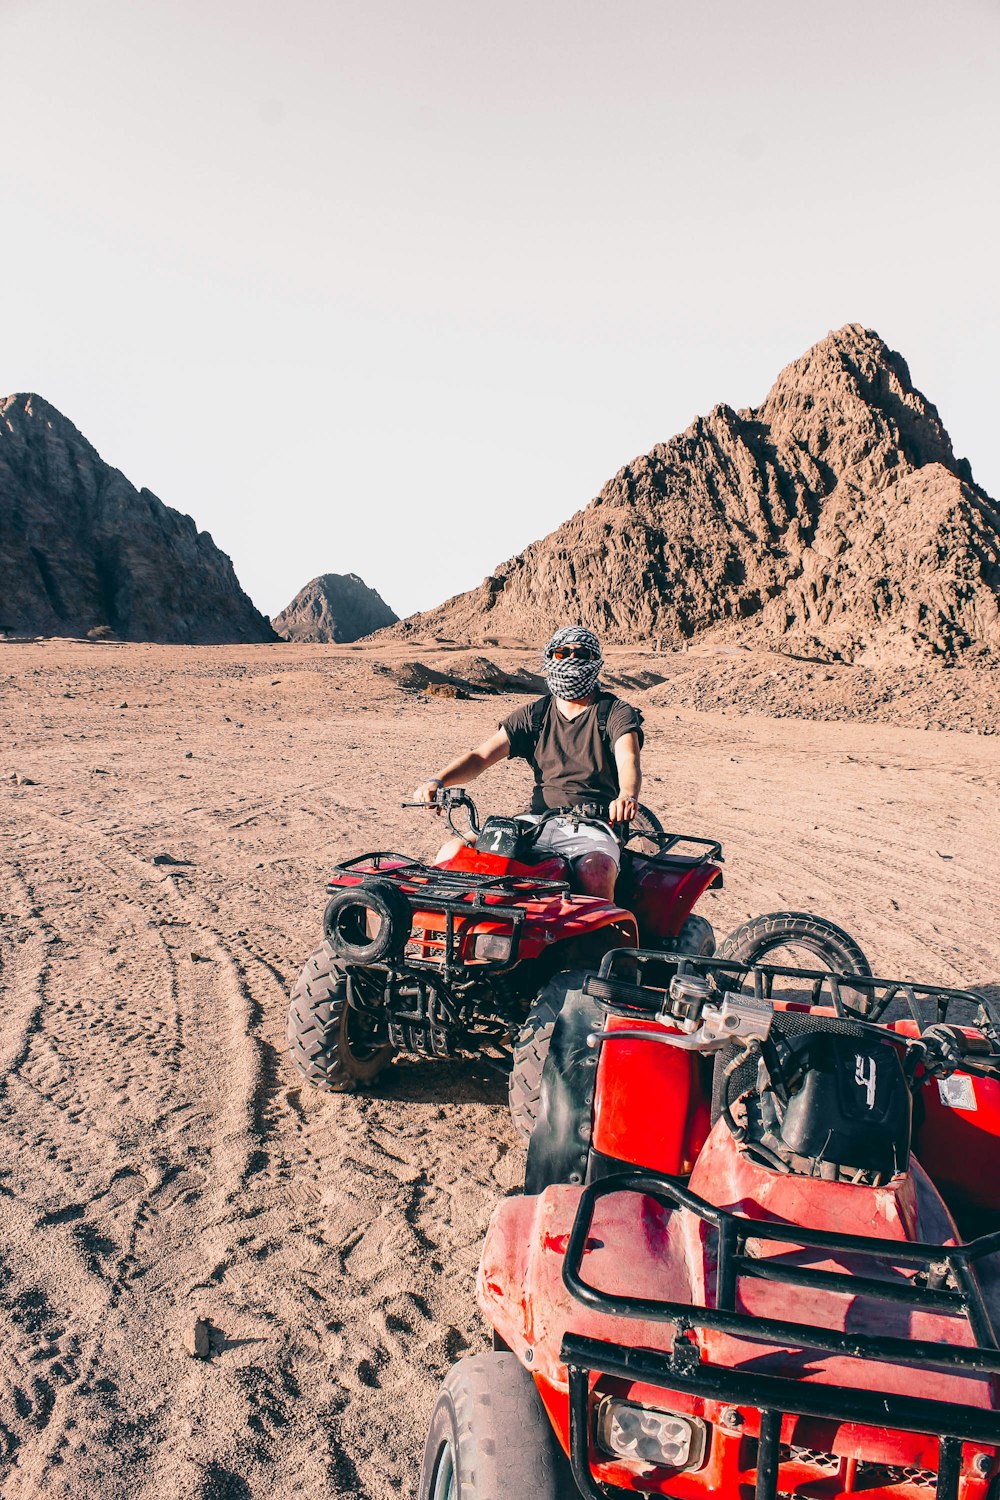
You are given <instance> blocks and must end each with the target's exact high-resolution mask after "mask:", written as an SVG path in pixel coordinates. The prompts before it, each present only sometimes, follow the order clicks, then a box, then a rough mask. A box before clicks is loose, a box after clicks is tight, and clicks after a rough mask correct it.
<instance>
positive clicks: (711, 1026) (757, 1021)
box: [587, 991, 774, 1052]
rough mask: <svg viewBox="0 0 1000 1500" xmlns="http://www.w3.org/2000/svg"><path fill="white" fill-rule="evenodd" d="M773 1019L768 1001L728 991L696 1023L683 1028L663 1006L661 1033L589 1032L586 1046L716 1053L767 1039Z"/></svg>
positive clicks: (683, 1023)
mask: <svg viewBox="0 0 1000 1500" xmlns="http://www.w3.org/2000/svg"><path fill="white" fill-rule="evenodd" d="M773 1019H774V1007H773V1006H772V1005H771V1004H770V1002H769V1001H767V1000H758V999H757V997H756V996H755V995H737V994H734V993H732V992H731V991H727V992H726V994H725V995H724V997H723V999H722V1001H721V1003H720V1004H718V1005H705V1006H703V1007H702V1009H701V1013H700V1016H699V1019H698V1021H696V1022H692V1021H691V1020H688V1021H687V1023H686V1025H685V1022H684V1020H683V1019H679V1018H678V1017H677V1016H674V1015H671V1014H670V1011H669V1010H668V1009H667V1007H666V1004H664V1006H663V1008H662V1009H661V1010H660V1011H658V1012H657V1016H656V1020H657V1021H658V1022H659V1023H660V1025H661V1026H662V1027H663V1028H664V1029H663V1030H662V1031H632V1030H629V1031H592V1032H591V1033H590V1035H589V1036H588V1037H587V1046H588V1047H596V1046H597V1044H598V1042H607V1041H612V1042H632V1041H637V1042H663V1043H664V1044H665V1045H666V1046H668V1047H677V1048H679V1049H680V1051H682V1052H719V1051H721V1050H722V1048H723V1047H728V1046H729V1044H730V1042H737V1041H739V1042H749V1041H764V1040H766V1038H767V1036H768V1034H769V1033H770V1030H771V1022H772V1020H773ZM668 1028H675V1029H668ZM676 1028H682V1029H676ZM685 1030H686V1031H687V1035H685V1034H684V1031H685Z"/></svg>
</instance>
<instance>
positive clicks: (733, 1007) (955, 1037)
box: [583, 955, 1000, 1079]
mask: <svg viewBox="0 0 1000 1500" xmlns="http://www.w3.org/2000/svg"><path fill="white" fill-rule="evenodd" d="M611 957H613V955H608V956H607V957H606V958H605V960H604V962H602V964H601V969H602V974H601V976H593V975H588V977H587V978H586V979H585V980H584V982H583V989H584V993H585V994H588V995H591V996H592V997H593V998H594V999H595V1000H598V1001H599V1002H601V1003H603V1005H604V1007H605V1008H606V1009H607V1010H609V1011H613V1008H614V1005H615V1001H616V1000H617V1001H622V1000H624V1001H625V1002H626V1005H625V1009H624V1011H622V1010H619V1012H618V1014H619V1015H622V1014H624V1015H626V1016H628V1017H629V1018H630V1019H632V1018H634V1017H635V1009H634V1000H633V1004H632V1005H631V1006H630V1005H628V998H629V997H628V994H627V992H628V991H629V990H631V991H632V996H633V997H634V995H635V991H636V986H633V985H629V984H623V983H622V982H621V981H615V980H609V979H607V978H605V977H603V970H604V969H605V968H610V963H609V962H608V959H609V958H611ZM783 972H784V973H785V974H795V973H796V971H795V970H788V969H786V970H784V971H783ZM801 973H802V975H803V976H806V975H808V974H810V973H811V971H809V970H802V971H801ZM834 977H835V978H836V979H839V980H840V981H841V982H842V983H843V984H844V985H845V986H846V985H847V984H848V983H849V981H850V978H851V977H852V976H849V975H846V974H844V975H836V976H834ZM775 1011H776V1007H775V1004H774V1001H773V999H772V998H771V997H770V996H769V995H765V994H761V993H756V994H745V993H743V992H741V991H738V990H728V989H722V990H720V989H718V988H716V987H715V986H714V985H713V984H711V983H710V981H709V980H708V979H707V978H706V977H705V976H704V975H702V974H698V973H692V972H689V971H688V967H687V962H685V961H682V962H681V964H680V967H679V969H678V971H677V973H676V974H674V975H673V976H672V977H671V980H670V984H669V987H668V989H667V990H666V991H665V992H663V998H662V1001H661V1003H660V1006H659V1009H658V1010H657V1011H656V1012H655V1014H654V1016H653V1017H652V1020H653V1023H654V1025H656V1026H657V1027H658V1028H662V1029H658V1030H655V1031H653V1030H650V1031H645V1030H639V1029H638V1028H632V1027H630V1028H629V1029H627V1030H622V1031H608V1030H602V1031H592V1032H591V1033H590V1034H589V1036H588V1037H587V1046H588V1047H596V1046H597V1044H598V1042H606V1041H617V1042H621V1041H644V1042H662V1043H663V1044H664V1045H666V1046H668V1047H677V1048H679V1049H680V1050H681V1051H683V1052H703V1053H712V1052H718V1051H720V1050H721V1049H722V1048H723V1047H725V1046H728V1045H729V1043H730V1042H742V1043H743V1044H744V1046H745V1047H748V1048H749V1047H752V1046H753V1044H754V1043H761V1042H764V1041H766V1040H767V1038H768V1035H769V1033H770V1030H771V1023H772V1021H773V1020H774V1016H775ZM843 1019H845V1020H846V1018H843ZM850 1025H851V1026H852V1027H854V1028H857V1027H859V1026H860V1027H862V1028H863V1029H864V1030H865V1031H869V1032H871V1033H873V1034H874V1035H877V1036H878V1037H879V1039H880V1040H883V1041H887V1040H891V1041H894V1042H895V1043H896V1044H897V1045H898V1046H899V1047H900V1049H901V1051H902V1052H903V1054H904V1055H905V1057H906V1059H907V1064H908V1076H909V1077H910V1078H911V1079H915V1078H916V1077H917V1074H918V1072H919V1070H920V1068H921V1067H922V1068H923V1073H924V1078H925V1079H927V1078H947V1077H950V1075H951V1074H952V1073H955V1072H957V1071H958V1070H959V1069H961V1070H962V1071H963V1072H968V1073H975V1074H977V1075H978V1076H980V1077H984V1078H996V1077H997V1074H998V1071H1000V1053H998V1052H996V1051H994V1050H993V1047H992V1045H991V1042H990V1040H989V1039H988V1038H987V1037H986V1036H983V1035H981V1034H980V1035H973V1036H967V1035H966V1033H965V1031H964V1030H963V1028H962V1027H960V1026H954V1025H948V1024H946V1023H943V1022H940V1021H939V1022H936V1023H932V1024H931V1025H928V1026H923V1027H922V1028H921V1030H920V1033H919V1035H918V1036H915V1037H908V1036H905V1035H903V1034H901V1033H899V1032H891V1031H887V1030H886V1028H885V1027H884V1026H882V1025H878V1024H877V1023H875V1022H872V1021H865V1020H863V1019H862V1018H860V1017H855V1016H852V1017H851V1019H850Z"/></svg>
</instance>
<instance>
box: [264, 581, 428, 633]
mask: <svg viewBox="0 0 1000 1500" xmlns="http://www.w3.org/2000/svg"><path fill="white" fill-rule="evenodd" d="M398 619H399V616H398V615H397V614H395V613H394V612H393V611H392V610H391V609H390V608H389V606H388V604H386V602H385V600H384V599H383V598H382V596H381V594H377V593H376V592H375V590H374V589H370V588H369V587H368V585H367V584H366V583H365V582H364V580H363V579H361V578H359V577H358V575H357V573H322V574H321V575H320V576H319V578H314V579H313V580H312V582H311V583H307V584H306V586H305V588H304V589H301V590H300V591H299V592H298V593H297V594H296V595H295V598H294V599H293V600H292V602H291V604H289V605H286V607H285V608H284V609H283V610H282V611H281V614H280V615H275V617H274V619H273V620H272V621H271V624H272V625H273V626H274V628H275V630H276V631H277V632H278V634H279V635H282V636H284V637H285V638H286V639H287V640H290V641H357V640H360V639H361V637H362V636H363V635H371V633H372V631H373V630H381V629H382V628H383V626H385V625H394V624H395V623H396V621H397V620H398Z"/></svg>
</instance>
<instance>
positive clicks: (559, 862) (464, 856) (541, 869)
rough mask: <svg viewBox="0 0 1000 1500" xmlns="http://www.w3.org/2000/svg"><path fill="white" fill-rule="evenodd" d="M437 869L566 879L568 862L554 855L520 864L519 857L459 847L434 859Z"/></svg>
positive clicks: (529, 877)
mask: <svg viewBox="0 0 1000 1500" xmlns="http://www.w3.org/2000/svg"><path fill="white" fill-rule="evenodd" d="M434 867H435V869H438V870H467V871H468V872H469V873H470V874H473V875H524V876H527V877H528V879H533V880H568V879H569V874H570V871H569V864H568V863H567V861H566V860H564V859H560V858H559V857H558V856H557V855H554V856H553V857H552V858H551V859H545V860H542V861H540V863H538V864H535V865H525V864H522V863H521V861H520V860H519V859H502V858H501V857H500V856H499V855H497V854H487V853H485V852H484V851H481V850H479V849H470V848H468V847H466V848H464V849H459V850H458V851H457V852H456V853H455V854H453V855H452V856H451V858H450V859H441V860H437V859H436V860H435V861H434Z"/></svg>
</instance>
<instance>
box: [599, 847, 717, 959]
mask: <svg viewBox="0 0 1000 1500" xmlns="http://www.w3.org/2000/svg"><path fill="white" fill-rule="evenodd" d="M721 884H722V871H721V869H720V868H719V866H718V865H717V864H713V862H712V861H711V860H705V861H704V862H703V863H701V864H691V862H690V861H688V860H683V859H678V860H676V861H672V860H669V859H666V860H664V859H660V860H657V861H656V862H654V861H653V860H650V859H644V858H643V856H642V855H641V854H631V855H629V860H628V866H627V868H626V869H624V870H623V872H622V875H621V877H620V879H619V882H618V890H617V891H616V896H617V899H618V900H619V901H620V902H621V903H622V905H623V906H627V907H628V908H629V910H630V911H632V912H634V913H635V919H636V921H637V922H638V924H639V935H640V938H641V940H642V944H643V946H649V947H657V946H658V945H659V942H660V940H661V939H663V938H671V937H676V936H677V934H678V933H679V932H680V930H681V928H682V926H683V925H684V921H685V918H687V917H688V916H690V914H691V911H692V910H693V908H694V905H695V902H696V901H698V900H699V899H700V898H701V897H702V896H703V895H704V894H705V892H706V891H707V890H709V888H710V887H711V886H714V885H721Z"/></svg>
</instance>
